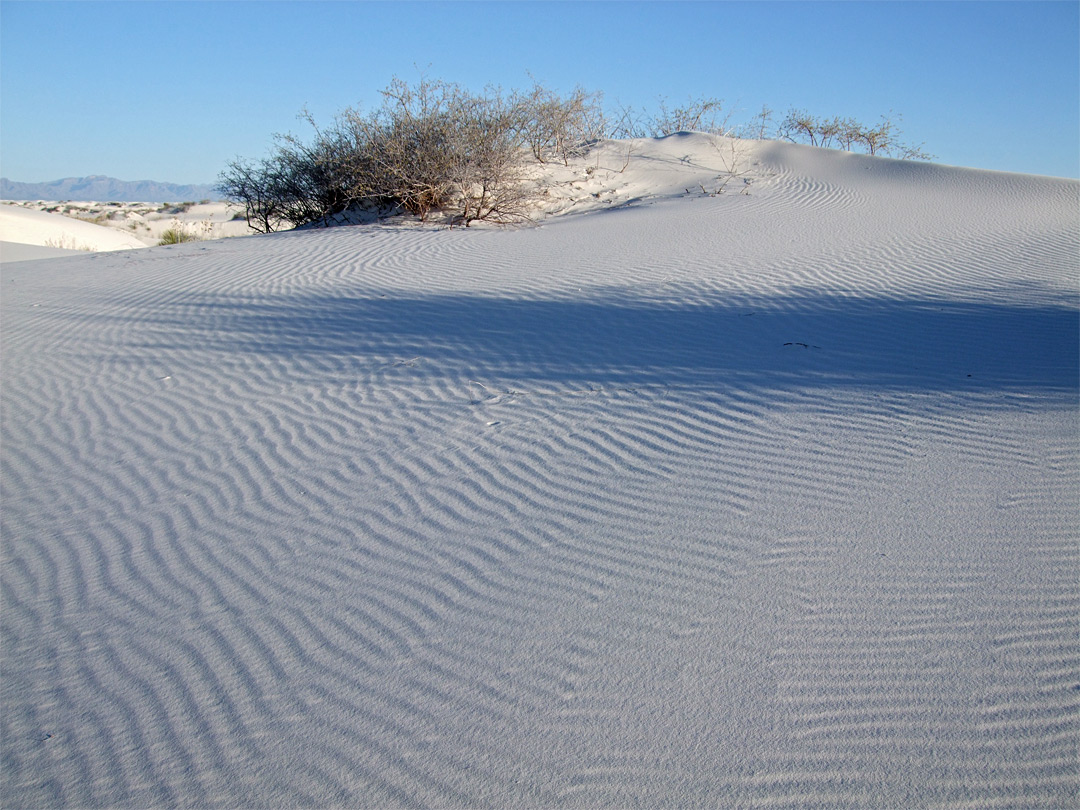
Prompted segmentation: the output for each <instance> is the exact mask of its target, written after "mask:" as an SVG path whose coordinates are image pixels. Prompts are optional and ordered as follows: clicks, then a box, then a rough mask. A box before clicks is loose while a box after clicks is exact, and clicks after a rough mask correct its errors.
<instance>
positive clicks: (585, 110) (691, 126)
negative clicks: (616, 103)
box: [178, 78, 929, 241]
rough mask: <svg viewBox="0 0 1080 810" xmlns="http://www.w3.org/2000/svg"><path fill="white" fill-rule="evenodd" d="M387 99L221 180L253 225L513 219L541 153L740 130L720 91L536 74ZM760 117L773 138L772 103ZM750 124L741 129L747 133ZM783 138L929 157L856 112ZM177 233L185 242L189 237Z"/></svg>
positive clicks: (803, 117)
mask: <svg viewBox="0 0 1080 810" xmlns="http://www.w3.org/2000/svg"><path fill="white" fill-rule="evenodd" d="M382 95H383V102H382V105H381V106H380V107H379V108H378V109H376V110H374V111H371V112H368V113H362V112H360V111H359V110H356V109H346V110H345V111H344V112H342V113H340V114H339V115H338V116H337V117H336V118H335V120H334V122H333V123H332V124H331V125H330V126H329V127H327V128H325V129H324V128H320V127H319V125H318V124H317V123H316V122H315V121H314V119H313V118H312V116H311V115H310V114H309V113H307V112H304V113H303V114H302V116H301V117H302V118H303V119H304V120H306V121H307V123H308V124H309V125H310V126H311V128H312V130H313V132H314V136H313V137H312V138H311V139H310V140H309V141H305V140H303V139H301V138H299V137H297V136H295V135H278V136H276V137H275V139H274V148H273V149H272V151H271V153H270V154H269V155H268V156H267V157H265V158H263V159H261V160H258V161H250V160H245V159H241V158H238V159H236V160H234V161H232V162H231V163H229V164H228V166H227V167H226V169H225V171H224V172H222V173H221V175H220V177H219V184H218V190H219V191H220V192H221V193H222V194H223V195H224V196H225V198H226V199H229V200H233V201H236V202H238V203H241V204H242V205H243V206H244V216H245V218H246V220H247V222H248V225H249V226H250V227H251V228H252V229H253V230H256V231H260V232H263V233H270V232H272V231H274V230H277V229H279V228H281V227H287V226H294V227H295V226H301V225H310V224H319V225H329V224H332V223H333V221H334V220H335V219H336V218H337V216H338V215H340V214H345V213H347V212H356V211H363V212H368V213H374V214H375V215H377V216H380V215H389V214H395V213H406V214H411V215H414V216H417V217H419V219H420V220H425V219H427V217H428V216H429V214H430V213H431V212H432V211H438V212H441V213H444V214H445V215H447V216H449V218H450V223H451V226H452V225H453V224H456V223H460V224H464V225H465V226H466V227H467V226H468V225H469V224H470V223H472V222H475V221H478V220H485V221H492V222H512V221H515V220H521V219H525V218H527V217H528V212H529V208H530V205H531V204H532V202H533V200H534V197H535V195H536V193H537V190H536V188H535V186H533V185H531V184H529V183H528V182H526V181H527V177H526V175H527V169H528V165H529V163H530V162H532V161H536V162H539V163H546V162H549V161H552V160H558V161H560V162H562V163H563V164H569V161H570V159H571V158H574V157H579V156H581V155H584V154H585V153H586V152H587V151H588V149H589V147H590V145H591V144H593V143H595V142H596V141H598V140H600V139H602V138H640V137H661V136H664V135H669V134H672V133H674V132H679V131H690V130H694V131H702V132H708V133H713V134H724V135H732V134H735V131H734V130H732V129H730V128H729V126H728V118H729V116H728V117H723V116H722V115H721V112H722V104H721V102H720V101H719V100H718V99H714V98H701V99H691V100H690V101H689V102H688V103H687V104H686V105H685V106H681V107H674V108H669V107H668V106H667V104H666V103H665V102H664V101H663V100H661V103H660V109H659V112H658V113H656V114H653V115H647V114H644V113H636V112H635V111H634V110H633V108H629V107H627V108H623V109H622V110H621V111H620V112H619V114H618V116H615V117H612V116H609V115H607V114H606V113H605V112H604V109H603V106H602V103H601V99H602V97H601V95H600V94H599V93H587V92H585V91H584V90H581V89H580V88H579V89H576V90H575V91H574V92H573V93H571V94H569V95H567V96H562V95H560V94H558V93H556V92H554V91H552V90H550V89H548V88H546V87H544V86H542V85H540V84H539V83H536V84H534V86H533V87H532V88H531V90H529V91H527V92H524V93H522V92H516V91H515V92H511V93H509V94H504V93H503V92H502V91H500V90H498V89H494V88H488V89H487V90H485V91H484V92H483V93H473V92H469V91H467V90H465V89H463V88H462V87H460V86H459V85H457V84H453V83H450V82H445V81H441V80H429V79H426V78H422V79H421V80H420V81H419V82H418V83H416V84H415V85H410V84H408V83H406V82H404V81H402V80H400V79H394V80H393V81H392V82H391V84H390V86H389V87H387V88H386V89H385V90H384V91H383V92H382ZM756 121H757V123H755V124H754V126H753V131H754V132H755V134H756V137H760V138H764V137H765V136H766V132H767V130H768V124H769V123H770V122H771V111H769V110H768V109H767V108H763V110H762V112H761V114H760V115H759V116H758V117H757V119H756ZM745 131H746V130H745V128H744V130H743V133H745ZM775 134H776V136H777V137H780V138H785V139H787V140H792V141H800V140H801V141H804V142H808V143H811V144H813V145H816V146H818V145H819V146H832V145H834V144H839V145H841V146H843V147H844V148H847V149H856V148H858V149H863V150H865V151H867V152H869V153H870V154H897V155H898V156H900V157H914V158H921V159H927V158H928V157H929V156H928V155H925V154H924V153H923V152H921V151H920V150H918V149H912V148H910V147H905V146H902V145H900V144H899V142H898V141H897V140H896V136H897V134H898V131H897V128H896V126H895V124H894V123H893V121H892V120H891V119H888V118H886V119H883V121H882V123H881V124H880V125H879V126H878V127H876V128H870V127H865V126H863V125H861V124H859V123H858V122H856V121H853V120H852V119H831V120H827V119H815V118H813V117H812V116H809V115H808V114H806V113H803V112H801V111H792V112H791V113H789V114H788V116H787V117H786V118H785V119H784V120H783V121H782V122H781V123H780V124H779V125H778V126H777V127H776V128H775ZM178 241H184V240H183V239H180V240H178Z"/></svg>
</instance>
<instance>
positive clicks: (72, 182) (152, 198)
mask: <svg viewBox="0 0 1080 810" xmlns="http://www.w3.org/2000/svg"><path fill="white" fill-rule="evenodd" d="M220 198H221V194H220V193H218V192H217V191H215V190H214V187H213V186H212V185H187V186H184V185H177V184H176V183H159V182H157V181H154V180H135V181H128V180H117V179H116V178H115V177H105V176H104V175H100V174H94V175H90V176H89V177H65V178H64V179H63V180H53V181H51V182H48V183H19V182H16V181H14V180H8V179H7V178H6V177H0V199H3V200H73V201H93V202H187V201H191V202H198V201H200V200H217V199H220Z"/></svg>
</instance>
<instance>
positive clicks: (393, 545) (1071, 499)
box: [0, 136, 1080, 807]
mask: <svg viewBox="0 0 1080 810" xmlns="http://www.w3.org/2000/svg"><path fill="white" fill-rule="evenodd" d="M650 150H651V151H650ZM615 151H617V150H615ZM713 151H714V147H713V145H712V143H711V142H709V141H708V140H707V139H704V138H703V137H702V136H681V137H679V138H669V139H664V140H663V141H659V142H655V143H652V144H649V145H648V148H645V147H644V146H643V147H641V148H640V149H639V150H637V152H636V154H635V158H636V159H638V160H640V161H641V165H640V169H639V166H638V164H635V163H631V164H628V168H627V170H626V171H625V172H621V173H615V172H612V173H611V174H610V175H609V177H608V179H607V180H605V181H603V182H607V183H608V184H609V186H608V187H609V188H610V189H612V190H611V192H610V193H608V194H605V195H602V196H603V197H606V198H607V199H611V200H613V201H614V202H613V203H611V204H610V205H609V204H607V203H595V202H594V203H588V202H583V203H582V204H580V205H576V206H571V209H570V210H569V211H567V212H565V213H564V215H562V216H559V217H553V218H551V219H548V220H542V221H541V222H542V224H541V226H540V227H531V228H519V229H509V230H494V229H492V230H481V231H479V232H461V231H450V232H447V231H437V230H414V229H408V228H401V227H391V226H370V227H353V228H337V229H330V230H326V231H303V232H289V233H281V234H274V235H271V236H266V237H258V238H237V239H230V240H224V241H218V242H204V243H195V244H184V245H177V246H171V247H166V248H155V249H151V250H148V251H138V252H135V253H131V252H124V253H116V254H94V255H89V256H82V257H74V258H65V259H60V260H49V261H38V262H25V263H13V264H6V265H5V266H4V267H3V270H2V276H0V279H2V283H3V287H2V290H3V296H2V298H0V312H2V315H3V317H2V319H0V332H2V339H3V343H2V347H3V348H2V355H0V359H2V362H3V369H2V371H3V385H2V386H0V406H2V410H0V414H2V420H3V421H2V428H3V430H2V438H3V444H2V449H3V466H2V474H3V479H2V484H3V510H2V515H0V521H2V525H0V528H2V535H3V560H2V568H0V571H2V584H3V610H2V613H0V621H2V625H3V632H2V643H3V664H2V666H3V673H2V674H3V678H2V679H0V695H2V705H3V708H4V711H3V713H2V718H0V728H2V738H0V748H2V757H3V759H2V762H3V773H4V778H3V784H2V797H0V798H2V800H3V803H4V804H5V806H8V805H10V806H22V807H45V806H97V807H136V806H139V807H146V806H166V805H169V806H186V807H238V806H243V807H256V806H262V807H296V806H306V807H328V806H340V807H364V806H371V807H374V806H432V805H438V806H461V807H466V806H467V807H478V806H492V807H494V806H513V807H540V806H544V807H552V806H584V805H588V806H655V807H665V806H671V807H686V806H746V807H749V806H761V807H795V806H798V807H863V806H867V805H874V806H900V805H905V806H948V807H965V806H973V805H975V806H1067V805H1069V804H1070V803H1071V802H1072V801H1074V800H1075V798H1076V796H1077V794H1078V790H1080V775H1078V766H1077V749H1076V739H1077V732H1078V731H1080V683H1078V681H1077V676H1076V672H1077V668H1078V665H1080V645H1078V643H1077V633H1076V630H1077V624H1076V616H1077V615H1080V588H1078V586H1077V584H1076V582H1077V578H1076V572H1077V570H1078V562H1080V560H1078V552H1077V548H1078V546H1077V542H1076V541H1077V528H1076V527H1077V526H1078V525H1080V438H1078V437H1080V430H1078V428H1080V416H1078V409H1077V393H1078V390H1080V382H1078V368H1080V362H1078V359H1080V358H1078V355H1080V352H1078V347H1077V339H1076V335H1077V333H1078V327H1080V315H1078V313H1080V307H1078V294H1077V281H1078V278H1080V268H1078V266H1077V255H1078V249H1080V236H1078V232H1077V231H1078V229H1077V226H1076V218H1075V214H1076V211H1077V203H1078V200H1080V194H1078V192H1080V184H1077V183H1075V182H1071V181H1058V180H1054V179H1049V178H1036V177H1028V176H1018V175H1005V174H996V173H990V172H977V171H972V170H964V169H954V168H950V167H940V166H917V165H910V164H905V163H901V162H898V161H886V160H879V159H873V158H867V157H862V156H853V155H845V154H839V153H832V152H826V151H823V150H816V149H811V148H809V147H797V146H790V145H787V146H785V145H762V146H760V147H758V151H757V152H756V153H754V154H753V155H752V156H751V158H752V159H753V160H756V161H757V165H756V167H755V175H754V177H755V179H754V182H753V183H752V184H751V186H750V192H749V193H748V194H740V193H725V194H721V195H718V196H707V195H704V194H692V193H685V183H686V182H687V179H686V178H687V177H688V176H690V174H692V173H693V172H698V173H699V174H697V175H694V176H702V177H704V176H706V175H707V172H708V171H711V169H709V167H710V166H712V165H714V164H712V163H710V161H711V160H712V153H713ZM613 153H614V151H613ZM684 158H685V159H684ZM678 167H683V168H678ZM686 167H689V168H686ZM695 167H696V168H695ZM679 172H685V173H686V174H680V173H679ZM702 173H704V174H702ZM596 174H597V173H596V172H595V171H594V172H593V173H592V174H591V175H589V176H588V178H586V176H585V175H584V173H583V174H582V178H583V179H582V181H581V182H582V184H583V185H586V186H587V185H588V184H589V183H599V182H601V181H599V180H596V179H595V175H596ZM616 174H617V175H618V176H616ZM593 199H595V198H593ZM604 207H607V208H610V209H611V210H600V209H602V208H604ZM575 208H576V209H578V210H581V211H584V212H585V213H583V214H582V215H574V209H575ZM567 214H569V215H567Z"/></svg>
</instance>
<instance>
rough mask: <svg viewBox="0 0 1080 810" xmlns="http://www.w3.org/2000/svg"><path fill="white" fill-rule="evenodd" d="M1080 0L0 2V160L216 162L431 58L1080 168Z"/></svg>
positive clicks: (1009, 162)
mask: <svg viewBox="0 0 1080 810" xmlns="http://www.w3.org/2000/svg"><path fill="white" fill-rule="evenodd" d="M1078 43H1080V3H1078V2H1076V1H1075V0H1068V1H1066V2H898V3H894V2H809V1H807V2H749V3H746V2H698V3H678V2H653V3H628V2H617V3H616V2H600V3H579V2H561V3H559V2H556V3H527V2H498V3H484V2H474V3H458V2H453V3H452V2H443V3H423V2H387V3H377V2H344V1H342V2H317V1H315V0H312V1H311V2H285V1H280V2H258V1H257V0H248V1H247V2H223V1H222V0H216V1H215V2H44V1H43V0H31V1H26V0H3V2H0V173H2V174H3V175H4V176H6V177H8V178H10V179H12V180H21V181H46V180H56V179H59V178H62V177H70V176H81V175H87V174H105V175H110V176H113V177H119V178H121V179H123V180H143V179H153V180H161V181H169V182H175V183H207V182H214V181H215V180H216V179H217V175H218V172H220V171H221V169H222V168H223V167H224V164H225V163H226V162H227V161H228V160H230V159H232V158H234V157H237V156H244V157H260V156H262V155H263V154H265V153H266V150H267V148H268V147H269V145H270V143H271V136H272V135H273V133H275V132H295V133H303V132H304V127H303V125H302V124H301V123H300V122H299V121H297V119H296V115H297V113H298V112H299V111H300V110H301V108H303V107H305V106H306V107H307V108H308V109H310V110H311V112H312V113H313V114H314V115H315V117H316V119H317V120H319V121H329V120H330V119H331V118H332V117H333V115H334V114H335V113H336V112H338V111H340V110H342V109H344V108H345V107H348V106H355V105H361V106H363V107H371V106H374V105H376V104H377V103H378V101H379V90H380V89H382V88H383V87H385V86H386V85H387V83H388V82H389V81H390V79H391V78H392V77H393V76H395V75H397V76H400V77H402V78H404V79H408V80H413V79H415V78H417V77H418V75H419V70H421V69H422V70H425V71H426V72H427V74H428V75H429V76H431V77H434V78H440V79H446V80H450V81H456V82H459V83H461V84H463V85H465V86H467V87H470V88H473V89H481V88H482V87H483V86H485V85H487V84H498V85H501V86H502V87H503V88H506V89H509V88H525V87H527V86H528V85H529V84H530V79H529V74H531V75H533V76H535V77H536V78H537V79H539V80H540V81H542V82H544V83H545V84H547V85H549V86H551V87H554V88H556V89H559V90H563V91H567V90H570V89H572V88H573V87H574V86H576V85H581V86H583V87H585V88H586V89H589V90H599V91H602V92H603V93H604V96H605V98H606V99H607V100H608V101H609V102H618V103H620V104H624V105H625V104H629V105H633V106H635V107H643V106H648V107H655V104H656V100H657V98H658V97H659V96H666V97H667V98H668V99H669V100H670V101H671V102H678V101H685V100H686V99H687V98H689V97H691V96H715V97H718V98H722V99H724V100H725V102H726V105H727V106H728V107H729V108H732V109H734V110H735V120H747V119H749V118H750V117H751V115H752V114H753V113H754V112H755V111H757V110H758V109H760V107H761V105H762V104H768V105H769V106H770V107H772V108H773V109H774V110H777V111H778V112H784V111H786V110H787V109H788V108H789V107H792V106H794V107H800V108H805V109H807V110H809V111H810V112H813V113H817V114H820V115H825V116H832V115H843V116H854V117H856V118H859V119H862V120H865V121H867V122H868V123H869V122H873V121H875V120H876V119H877V117H878V116H879V115H880V114H882V113H887V112H889V111H890V110H892V111H895V112H898V113H901V114H902V115H903V125H902V126H903V131H904V135H905V140H907V141H911V142H914V143H920V142H921V143H925V148H926V149H927V151H929V152H931V153H933V154H936V155H937V156H938V162H941V163H950V164H956V165H962V166H975V167H979V168H986V169H999V170H1003V171H1017V172H1030V173H1035V174H1050V175H1057V176H1063V177H1077V176H1080V47H1078Z"/></svg>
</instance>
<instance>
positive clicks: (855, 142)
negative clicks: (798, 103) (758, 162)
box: [776, 109, 934, 160]
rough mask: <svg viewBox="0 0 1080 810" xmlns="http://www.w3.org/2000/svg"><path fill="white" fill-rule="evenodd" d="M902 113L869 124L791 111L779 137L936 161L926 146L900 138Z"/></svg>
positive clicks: (883, 117)
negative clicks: (871, 124)
mask: <svg viewBox="0 0 1080 810" xmlns="http://www.w3.org/2000/svg"><path fill="white" fill-rule="evenodd" d="M900 118H901V116H899V115H894V114H890V115H883V116H881V120H880V121H879V122H878V124H877V125H876V126H873V127H871V126H867V125H865V124H862V123H860V122H859V121H856V120H855V119H854V118H819V117H816V116H814V115H811V114H810V113H808V112H806V111H805V110H795V109H793V110H789V111H788V114H787V115H786V116H785V117H784V119H783V120H782V121H781V122H780V124H779V125H778V127H777V131H776V134H777V137H779V138H780V139H781V140H788V141H792V142H793V143H799V142H803V143H809V144H810V145H811V146H822V147H826V148H830V147H833V146H839V147H840V148H841V149H845V150H847V151H854V150H862V151H864V152H866V153H867V154H870V155H887V156H890V157H898V158H902V159H905V160H933V159H934V156H933V155H931V154H928V153H927V152H925V151H924V150H923V148H922V147H923V145H922V144H919V145H918V146H911V145H908V144H904V143H901V142H900V141H899V136H900V127H899V121H900Z"/></svg>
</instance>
